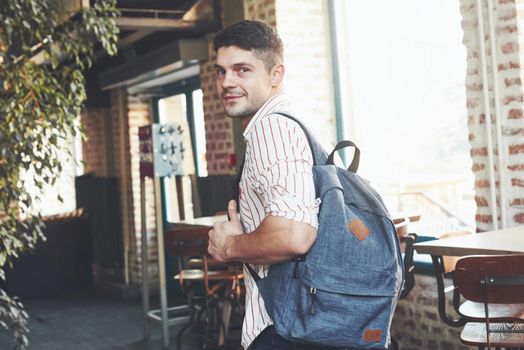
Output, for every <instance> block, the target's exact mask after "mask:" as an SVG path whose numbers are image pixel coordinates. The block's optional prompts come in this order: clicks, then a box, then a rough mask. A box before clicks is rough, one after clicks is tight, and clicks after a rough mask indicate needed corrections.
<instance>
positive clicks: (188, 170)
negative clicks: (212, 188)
mask: <svg viewBox="0 0 524 350" xmlns="http://www.w3.org/2000/svg"><path fill="white" fill-rule="evenodd" d="M164 91H165V93H164V95H165V96H163V97H161V98H158V99H156V100H155V101H154V103H155V104H156V105H155V109H156V111H157V118H155V119H156V120H157V122H159V123H161V124H166V123H176V124H178V125H181V126H182V128H184V129H186V130H188V131H189V132H188V133H186V134H185V135H186V136H187V140H185V146H184V147H185V148H186V150H185V153H184V154H185V156H184V166H183V168H184V174H183V175H182V176H176V177H171V178H164V179H163V189H164V191H163V198H164V203H165V211H166V220H167V221H169V222H177V221H179V220H181V219H182V218H185V219H187V218H192V217H194V215H195V210H194V208H193V193H194V192H195V191H193V187H194V186H196V184H194V180H195V177H194V175H197V176H207V163H206V158H205V156H206V154H205V152H206V140H205V130H204V110H203V100H202V98H203V94H202V90H201V89H200V88H199V82H198V79H196V78H195V79H189V80H183V81H180V82H176V83H174V84H172V85H170V86H166V87H164Z"/></svg>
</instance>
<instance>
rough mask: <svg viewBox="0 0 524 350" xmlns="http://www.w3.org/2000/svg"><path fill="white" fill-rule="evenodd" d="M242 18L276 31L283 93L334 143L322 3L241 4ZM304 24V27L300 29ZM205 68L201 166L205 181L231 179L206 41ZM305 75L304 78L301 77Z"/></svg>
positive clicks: (262, 0)
mask: <svg viewBox="0 0 524 350" xmlns="http://www.w3.org/2000/svg"><path fill="white" fill-rule="evenodd" d="M244 17H245V18H246V19H252V20H261V21H264V22H266V23H268V24H269V25H272V26H274V27H276V29H277V31H278V32H279V34H280V35H281V37H282V39H283V41H284V47H285V49H284V55H285V57H284V60H285V64H286V79H285V89H286V92H288V93H289V94H290V95H291V96H292V98H293V100H294V105H295V108H296V110H297V112H298V114H299V115H300V117H301V118H302V119H304V120H305V122H306V123H308V122H312V121H315V123H318V124H315V125H320V127H317V126H316V127H315V128H316V129H318V135H320V136H321V137H324V139H325V141H328V142H331V143H335V138H336V136H335V135H336V130H335V125H336V121H335V111H334V99H333V83H332V78H331V77H332V72H331V56H330V46H329V30H328V23H327V2H326V1H315V0H293V1H289V0H288V1H275V0H244ZM304 24H305V25H304ZM209 41H210V45H209V62H208V63H205V64H203V65H201V71H200V72H201V74H200V79H201V86H202V90H203V93H204V118H205V127H206V142H207V156H206V159H207V162H208V172H209V174H210V175H217V174H234V173H235V172H236V169H235V168H234V167H233V166H232V165H231V164H229V163H228V160H229V155H230V154H232V153H234V152H235V150H236V151H237V152H238V151H239V150H240V149H242V148H241V147H240V146H238V145H237V146H236V147H235V141H234V136H233V133H234V132H235V130H234V125H233V123H232V121H231V120H230V119H229V118H227V117H226V116H225V115H224V112H223V108H222V105H221V103H220V101H219V99H218V96H217V94H216V89H215V80H214V69H213V64H214V62H215V59H216V58H215V52H214V51H213V49H212V45H211V41H212V37H210V38H209ZM304 72H308V74H304Z"/></svg>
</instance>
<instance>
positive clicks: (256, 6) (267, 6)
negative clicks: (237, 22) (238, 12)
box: [244, 0, 277, 28]
mask: <svg viewBox="0 0 524 350" xmlns="http://www.w3.org/2000/svg"><path fill="white" fill-rule="evenodd" d="M244 15H245V17H246V19H250V20H258V21H264V22H266V23H267V24H269V25H270V26H272V27H273V28H275V27H276V25H277V22H276V8H275V0H244Z"/></svg>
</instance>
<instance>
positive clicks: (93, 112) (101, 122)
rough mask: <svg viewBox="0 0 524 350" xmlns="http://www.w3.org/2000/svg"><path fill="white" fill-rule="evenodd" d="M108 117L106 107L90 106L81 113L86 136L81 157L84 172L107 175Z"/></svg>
mask: <svg viewBox="0 0 524 350" xmlns="http://www.w3.org/2000/svg"><path fill="white" fill-rule="evenodd" d="M107 118H109V110H108V109H107V108H91V109H89V110H86V111H84V112H83V113H82V115H81V123H82V125H83V126H84V130H85V133H86V137H87V142H84V143H83V144H82V159H83V161H84V173H92V174H94V175H96V176H106V175H107V154H106V142H107V141H106V137H105V135H106V128H107V122H106V119H107Z"/></svg>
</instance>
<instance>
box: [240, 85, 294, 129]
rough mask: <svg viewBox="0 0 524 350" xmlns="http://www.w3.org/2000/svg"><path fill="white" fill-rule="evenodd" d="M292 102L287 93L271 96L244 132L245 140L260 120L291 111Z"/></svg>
mask: <svg viewBox="0 0 524 350" xmlns="http://www.w3.org/2000/svg"><path fill="white" fill-rule="evenodd" d="M289 108H290V101H289V97H288V96H287V95H286V94H285V93H279V94H276V95H273V96H271V97H270V98H269V99H268V100H267V101H266V102H265V103H264V104H263V105H262V107H260V108H259V109H258V111H257V112H256V113H255V115H254V116H253V118H251V120H250V121H249V123H248V124H247V126H246V129H245V130H244V133H243V136H244V139H246V138H247V135H249V133H250V132H251V129H252V128H253V125H255V123H257V122H258V121H259V120H260V119H262V118H263V117H265V116H267V115H268V114H271V113H274V112H276V111H285V110H289Z"/></svg>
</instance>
